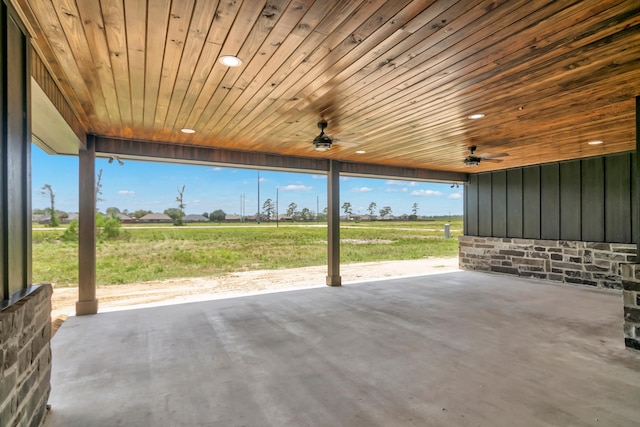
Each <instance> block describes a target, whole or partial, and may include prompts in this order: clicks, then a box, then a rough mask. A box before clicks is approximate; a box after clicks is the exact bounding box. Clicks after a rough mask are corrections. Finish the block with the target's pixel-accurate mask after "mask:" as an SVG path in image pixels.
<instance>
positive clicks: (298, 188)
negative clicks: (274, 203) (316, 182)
mask: <svg viewBox="0 0 640 427" xmlns="http://www.w3.org/2000/svg"><path fill="white" fill-rule="evenodd" d="M279 188H280V190H282V191H309V190H311V189H312V188H313V187H307V186H306V185H295V184H289V185H287V186H285V187H279Z"/></svg>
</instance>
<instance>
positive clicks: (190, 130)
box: [180, 128, 196, 133]
mask: <svg viewBox="0 0 640 427" xmlns="http://www.w3.org/2000/svg"><path fill="white" fill-rule="evenodd" d="M180 132H182V133H196V131H195V130H193V129H187V128H184V129H180Z"/></svg>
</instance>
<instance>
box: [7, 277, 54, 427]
mask: <svg viewBox="0 0 640 427" xmlns="http://www.w3.org/2000/svg"><path fill="white" fill-rule="evenodd" d="M34 288H35V289H34V290H33V291H32V292H31V293H29V294H28V295H27V296H25V297H24V298H22V299H20V300H18V301H17V302H15V303H14V304H12V305H10V306H8V307H7V308H6V309H4V310H3V311H2V312H0V426H39V425H41V424H42V422H43V420H44V417H45V415H46V407H47V400H48V399H49V392H50V391H51V385H50V379H51V346H50V341H51V295H52V294H53V290H52V288H51V285H40V286H37V287H34Z"/></svg>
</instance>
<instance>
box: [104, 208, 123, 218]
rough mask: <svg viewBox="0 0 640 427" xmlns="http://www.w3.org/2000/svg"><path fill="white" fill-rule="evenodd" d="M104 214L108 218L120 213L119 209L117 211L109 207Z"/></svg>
mask: <svg viewBox="0 0 640 427" xmlns="http://www.w3.org/2000/svg"><path fill="white" fill-rule="evenodd" d="M105 212H106V213H107V215H109V216H112V217H116V216H118V214H119V213H120V209H118V208H116V207H109V208H107V210H106V211H105Z"/></svg>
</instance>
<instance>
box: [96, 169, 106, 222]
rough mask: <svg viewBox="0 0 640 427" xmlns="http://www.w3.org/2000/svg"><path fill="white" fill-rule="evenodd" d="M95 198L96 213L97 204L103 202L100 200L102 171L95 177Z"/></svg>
mask: <svg viewBox="0 0 640 427" xmlns="http://www.w3.org/2000/svg"><path fill="white" fill-rule="evenodd" d="M94 191H95V197H96V212H97V211H98V203H99V202H103V201H104V200H103V199H101V198H100V196H102V169H100V170H99V171H98V176H97V177H96V188H95V190H94Z"/></svg>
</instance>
